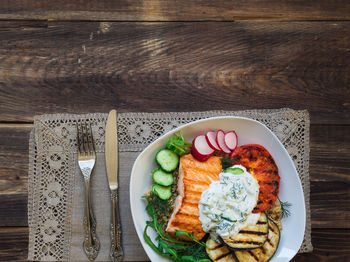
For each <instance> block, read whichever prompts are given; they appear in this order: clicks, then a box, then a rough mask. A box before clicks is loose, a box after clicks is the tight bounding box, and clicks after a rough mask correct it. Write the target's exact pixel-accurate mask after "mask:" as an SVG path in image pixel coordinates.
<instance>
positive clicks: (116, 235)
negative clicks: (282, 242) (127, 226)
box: [109, 189, 123, 262]
mask: <svg viewBox="0 0 350 262" xmlns="http://www.w3.org/2000/svg"><path fill="white" fill-rule="evenodd" d="M111 200H112V210H111V211H112V223H111V249H110V254H109V256H110V257H111V259H112V261H113V262H115V261H117V262H119V261H121V260H122V258H123V249H122V247H121V244H120V243H121V228H120V218H119V212H118V189H115V190H112V191H111Z"/></svg>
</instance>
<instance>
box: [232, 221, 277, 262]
mask: <svg viewBox="0 0 350 262" xmlns="http://www.w3.org/2000/svg"><path fill="white" fill-rule="evenodd" d="M268 225H269V234H268V237H267V241H266V242H265V244H264V245H263V246H262V247H259V248H257V249H253V250H249V251H236V252H235V255H236V257H237V259H238V261H241V262H266V261H269V260H270V259H271V258H272V257H273V255H274V254H275V252H276V250H277V247H278V244H279V241H280V231H279V229H278V226H277V225H276V223H275V222H273V221H272V220H270V219H269V221H268Z"/></svg>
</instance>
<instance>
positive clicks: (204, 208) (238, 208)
mask: <svg viewBox="0 0 350 262" xmlns="http://www.w3.org/2000/svg"><path fill="white" fill-rule="evenodd" d="M231 168H240V169H242V170H243V171H244V172H242V173H241V174H233V173H229V172H227V173H225V172H222V173H221V174H220V180H219V181H215V182H213V183H211V184H210V187H209V188H208V189H207V190H206V191H204V192H203V193H202V196H201V200H200V201H199V204H198V207H199V220H200V221H201V222H202V228H203V230H204V231H205V232H210V233H211V235H212V236H213V237H214V239H217V237H218V236H220V237H222V238H226V237H228V236H234V235H236V234H237V233H238V232H239V231H240V230H241V229H242V228H244V227H246V226H248V225H255V224H256V223H257V221H258V219H259V215H260V214H253V213H252V210H253V208H254V207H255V206H256V203H257V200H258V195H259V184H258V182H257V180H256V179H255V178H254V177H253V176H252V175H251V174H250V173H248V172H247V170H246V168H245V167H243V166H241V165H235V166H232V167H231Z"/></svg>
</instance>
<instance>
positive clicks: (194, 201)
mask: <svg viewBox="0 0 350 262" xmlns="http://www.w3.org/2000/svg"><path fill="white" fill-rule="evenodd" d="M220 159H221V158H220V157H216V156H212V157H210V158H209V159H208V160H207V161H205V162H199V161H197V160H196V159H194V158H193V156H192V155H191V154H188V155H184V156H182V157H181V158H180V166H179V180H178V191H179V195H178V196H177V198H176V200H175V207H174V210H173V213H172V215H171V217H170V219H169V222H168V225H167V228H166V231H167V232H169V233H175V231H176V230H182V231H186V232H188V233H193V234H194V237H195V238H196V239H198V240H199V239H201V238H203V237H204V235H205V234H206V233H205V232H204V231H203V229H202V223H201V222H200V220H199V209H198V203H199V200H200V199H201V195H202V193H203V191H205V190H207V189H208V188H209V185H210V184H211V183H212V182H213V181H217V180H219V174H220V173H221V171H222V165H221V160H220ZM181 237H182V238H183V237H184V236H181Z"/></svg>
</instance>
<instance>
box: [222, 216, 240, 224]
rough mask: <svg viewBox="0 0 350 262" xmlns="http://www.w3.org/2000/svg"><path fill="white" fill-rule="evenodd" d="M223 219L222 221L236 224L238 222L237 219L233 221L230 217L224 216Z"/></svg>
mask: <svg viewBox="0 0 350 262" xmlns="http://www.w3.org/2000/svg"><path fill="white" fill-rule="evenodd" d="M221 217H222V219H225V220H227V221H230V222H232V223H236V222H237V220H236V219H235V220H232V219H231V218H229V217H223V216H221Z"/></svg>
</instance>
